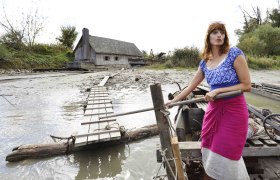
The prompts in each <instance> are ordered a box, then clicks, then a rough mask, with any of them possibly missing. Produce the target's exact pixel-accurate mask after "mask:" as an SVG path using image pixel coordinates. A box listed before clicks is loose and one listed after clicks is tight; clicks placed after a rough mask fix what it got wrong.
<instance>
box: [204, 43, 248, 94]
mask: <svg viewBox="0 0 280 180" xmlns="http://www.w3.org/2000/svg"><path fill="white" fill-rule="evenodd" d="M239 55H244V53H243V52H242V51H241V50H240V49H239V48H237V47H231V48H230V49H229V52H228V54H227V57H226V58H225V59H224V61H223V62H222V63H220V64H219V65H218V66H217V67H216V68H213V69H210V68H207V66H206V61H204V60H203V59H202V60H201V61H200V63H199V67H200V69H201V70H202V72H203V73H204V76H205V78H206V81H207V83H208V84H209V85H210V87H211V90H214V89H217V88H221V87H229V86H233V85H236V84H239V83H240V81H239V79H238V76H237V73H236V71H235V69H234V67H233V63H234V61H235V59H236V58H237V57H238V56H239Z"/></svg>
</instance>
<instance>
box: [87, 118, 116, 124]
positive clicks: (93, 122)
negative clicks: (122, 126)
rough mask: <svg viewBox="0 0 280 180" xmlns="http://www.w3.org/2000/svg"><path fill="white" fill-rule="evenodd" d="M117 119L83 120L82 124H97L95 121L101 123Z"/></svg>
mask: <svg viewBox="0 0 280 180" xmlns="http://www.w3.org/2000/svg"><path fill="white" fill-rule="evenodd" d="M116 120H117V119H107V120H99V121H87V122H82V123H81V125H87V124H95V123H100V122H109V121H116Z"/></svg>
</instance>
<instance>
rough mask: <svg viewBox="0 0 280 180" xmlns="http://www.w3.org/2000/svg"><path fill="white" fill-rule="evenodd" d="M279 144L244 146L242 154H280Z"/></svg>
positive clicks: (265, 155) (264, 155)
mask: <svg viewBox="0 0 280 180" xmlns="http://www.w3.org/2000/svg"><path fill="white" fill-rule="evenodd" d="M279 149H280V145H277V146H270V147H269V146H267V145H264V146H262V147H245V148H244V149H243V156H248V157H249V156H263V157H268V156H280V151H279Z"/></svg>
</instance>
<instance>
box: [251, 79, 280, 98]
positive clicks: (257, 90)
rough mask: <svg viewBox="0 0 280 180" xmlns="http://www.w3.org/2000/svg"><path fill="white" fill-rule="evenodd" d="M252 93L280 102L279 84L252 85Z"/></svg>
mask: <svg viewBox="0 0 280 180" xmlns="http://www.w3.org/2000/svg"><path fill="white" fill-rule="evenodd" d="M251 92H252V93H254V94H258V95H260V96H264V97H267V98H270V99H273V100H276V101H280V85H277V84H268V83H261V84H256V83H253V84H252V88H251Z"/></svg>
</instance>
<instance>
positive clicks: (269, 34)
mask: <svg viewBox="0 0 280 180" xmlns="http://www.w3.org/2000/svg"><path fill="white" fill-rule="evenodd" d="M238 47H240V48H241V49H242V50H244V51H245V52H247V53H250V54H252V55H261V56H263V55H266V56H273V55H280V28H273V27H272V26H271V25H270V24H265V25H261V26H259V28H257V29H256V30H255V31H254V32H250V33H246V34H242V35H241V36H240V38H239V43H238Z"/></svg>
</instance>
